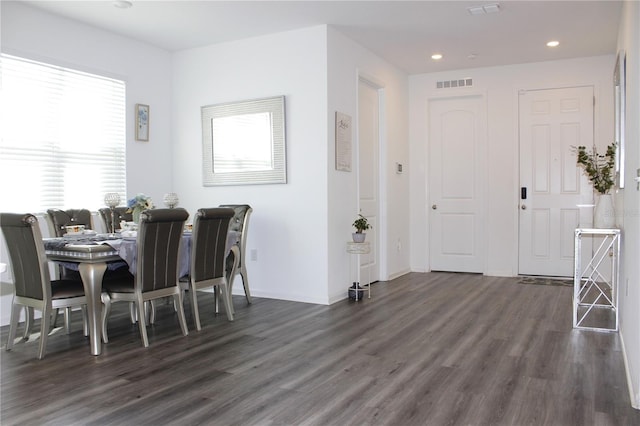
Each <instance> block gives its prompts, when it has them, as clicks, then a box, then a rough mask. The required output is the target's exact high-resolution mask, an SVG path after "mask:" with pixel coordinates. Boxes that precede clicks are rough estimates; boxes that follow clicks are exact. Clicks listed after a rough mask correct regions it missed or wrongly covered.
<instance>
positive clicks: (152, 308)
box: [145, 300, 156, 325]
mask: <svg viewBox="0 0 640 426" xmlns="http://www.w3.org/2000/svg"><path fill="white" fill-rule="evenodd" d="M147 303H148V304H149V306H148V307H147V308H148V309H149V324H150V325H153V324H155V323H156V301H155V300H149V302H145V306H146V305H147ZM145 319H146V318H145Z"/></svg>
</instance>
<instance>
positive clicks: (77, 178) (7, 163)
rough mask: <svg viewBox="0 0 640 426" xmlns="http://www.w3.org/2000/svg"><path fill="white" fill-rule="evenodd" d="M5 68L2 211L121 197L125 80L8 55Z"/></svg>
mask: <svg viewBox="0 0 640 426" xmlns="http://www.w3.org/2000/svg"><path fill="white" fill-rule="evenodd" d="M0 72H1V73H2V74H1V78H2V80H1V81H2V87H1V89H0V114H1V115H0V120H2V121H1V122H0V128H1V129H2V130H1V135H0V136H1V138H0V211H11V212H31V213H36V212H42V211H45V210H46V209H48V208H87V209H90V210H97V209H98V208H100V207H103V206H104V194H105V193H107V192H117V193H119V194H120V196H121V197H122V198H123V199H124V198H125V194H126V163H125V161H126V158H125V140H126V137H125V115H126V107H125V84H124V82H123V81H119V80H114V79H111V78H105V77H102V76H98V75H93V74H88V73H84V72H80V71H76V70H72V69H68V68H62V67H58V66H53V65H48V64H44V63H40V62H35V61H31V60H26V59H22V58H17V57H14V56H9V55H4V54H3V55H2V56H0Z"/></svg>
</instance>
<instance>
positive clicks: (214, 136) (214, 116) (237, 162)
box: [201, 96, 287, 186]
mask: <svg viewBox="0 0 640 426" xmlns="http://www.w3.org/2000/svg"><path fill="white" fill-rule="evenodd" d="M284 108H285V106H284V96H277V97H273V98H265V99H255V100H249V101H241V102H231V103H225V104H218V105H207V106H203V107H202V108H201V112H202V153H203V185H204V186H217V185H251V184H268V183H287V164H286V146H285V109H284Z"/></svg>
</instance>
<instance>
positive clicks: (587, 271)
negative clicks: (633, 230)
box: [573, 228, 620, 331]
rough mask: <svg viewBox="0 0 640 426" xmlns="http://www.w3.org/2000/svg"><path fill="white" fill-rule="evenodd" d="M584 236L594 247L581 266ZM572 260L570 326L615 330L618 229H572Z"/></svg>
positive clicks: (617, 285)
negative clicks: (588, 257)
mask: <svg viewBox="0 0 640 426" xmlns="http://www.w3.org/2000/svg"><path fill="white" fill-rule="evenodd" d="M585 237H586V238H592V239H593V249H594V250H593V252H592V254H591V257H590V260H589V261H588V262H586V263H587V264H586V265H584V266H583V265H582V263H583V262H582V254H583V253H582V239H583V238H585ZM585 258H586V256H585ZM574 263H575V269H574V277H573V327H574V328H580V329H587V330H597V331H618V287H619V284H618V278H619V267H620V230H619V229H583V228H578V229H576V231H575V261H574Z"/></svg>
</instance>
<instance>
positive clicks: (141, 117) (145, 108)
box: [136, 104, 149, 142]
mask: <svg viewBox="0 0 640 426" xmlns="http://www.w3.org/2000/svg"><path fill="white" fill-rule="evenodd" d="M136 140H137V141H144V142H148V141H149V105H143V104H136Z"/></svg>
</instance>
